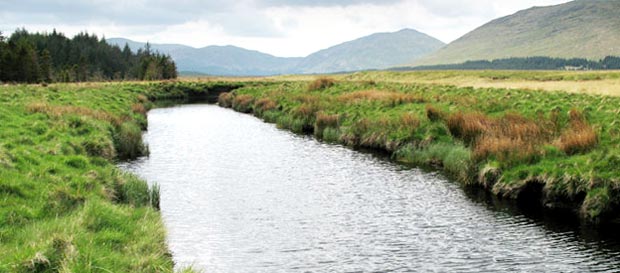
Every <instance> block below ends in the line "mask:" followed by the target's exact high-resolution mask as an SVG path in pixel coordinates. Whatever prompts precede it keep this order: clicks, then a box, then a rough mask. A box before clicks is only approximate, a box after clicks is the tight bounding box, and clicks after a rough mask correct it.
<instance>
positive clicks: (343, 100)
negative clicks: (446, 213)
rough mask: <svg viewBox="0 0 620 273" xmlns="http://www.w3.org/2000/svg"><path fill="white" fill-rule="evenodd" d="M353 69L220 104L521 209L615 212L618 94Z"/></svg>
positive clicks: (240, 94) (597, 215) (596, 218)
mask: <svg viewBox="0 0 620 273" xmlns="http://www.w3.org/2000/svg"><path fill="white" fill-rule="evenodd" d="M370 73H374V72H370ZM387 73H391V72H387ZM446 73H452V72H446ZM476 73H480V72H476ZM497 73H507V72H497ZM523 73H524V74H521V75H516V76H512V77H517V76H520V77H528V75H529V74H526V73H530V72H523ZM355 75H356V74H352V75H338V76H337V79H338V80H333V79H328V78H323V79H319V80H316V81H313V82H308V81H288V82H280V83H269V84H265V85H262V86H246V87H245V88H242V89H238V90H236V91H234V92H233V93H232V94H223V95H221V96H220V99H219V101H220V105H222V106H225V107H232V108H234V109H235V110H237V111H240V112H246V113H254V115H256V116H258V117H261V118H262V119H264V120H265V121H267V122H273V123H277V125H278V126H279V127H281V128H285V129H290V130H292V131H295V132H298V133H311V134H314V135H315V136H316V137H317V138H319V139H322V140H324V141H327V142H334V143H341V144H345V145H348V146H352V147H364V148H372V149H378V150H384V151H388V152H390V153H391V154H392V155H393V157H394V158H395V159H397V160H399V161H401V162H404V163H411V164H415V165H425V166H433V167H436V168H440V169H443V170H444V171H445V172H446V173H447V174H449V175H450V176H452V177H454V178H455V179H457V180H459V181H461V182H462V183H464V184H467V185H477V186H480V187H483V188H486V189H488V190H489V191H491V192H493V193H495V194H497V195H498V196H501V197H504V198H509V199H515V200H518V201H519V202H521V203H523V204H526V205H542V206H544V207H547V208H551V209H568V210H573V211H575V212H576V213H578V214H579V215H580V216H581V217H582V218H583V219H585V220H587V221H589V222H604V221H606V220H610V219H614V218H616V217H617V216H618V212H619V211H620V210H619V209H620V169H618V168H617V166H620V139H619V135H620V118H619V116H618V114H620V112H619V110H618V108H617V106H618V105H620V99H619V98H615V97H604V96H592V95H584V94H571V93H565V92H534V91H523V90H507V89H492V88H479V89H474V88H462V87H455V86H445V85H437V84H416V83H395V82H394V81H393V80H389V81H374V80H366V81H349V80H347V79H349V78H353V79H355V80H357V78H356V77H357V76H355ZM579 75H580V74H579ZM605 75H606V74H605ZM612 75H613V74H612ZM559 80H560V81H562V80H561V79H559Z"/></svg>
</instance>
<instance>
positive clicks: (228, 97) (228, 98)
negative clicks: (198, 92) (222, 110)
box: [217, 92, 233, 108]
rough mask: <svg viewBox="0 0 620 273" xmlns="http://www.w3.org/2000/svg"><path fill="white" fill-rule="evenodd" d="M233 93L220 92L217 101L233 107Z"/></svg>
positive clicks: (222, 104) (221, 104) (223, 105)
mask: <svg viewBox="0 0 620 273" xmlns="http://www.w3.org/2000/svg"><path fill="white" fill-rule="evenodd" d="M232 100H233V95H232V94H231V93H228V92H226V93H220V95H219V96H218V97H217V102H218V103H219V105H220V106H222V107H226V108H230V107H232Z"/></svg>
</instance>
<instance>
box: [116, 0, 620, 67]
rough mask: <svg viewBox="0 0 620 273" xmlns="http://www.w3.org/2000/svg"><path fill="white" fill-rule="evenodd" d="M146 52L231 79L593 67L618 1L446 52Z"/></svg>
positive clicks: (393, 37) (484, 34)
mask: <svg viewBox="0 0 620 273" xmlns="http://www.w3.org/2000/svg"><path fill="white" fill-rule="evenodd" d="M108 42H109V43H111V44H117V45H119V46H121V47H122V46H124V45H125V44H126V43H127V44H128V45H129V46H130V47H131V48H132V50H137V49H138V48H140V47H143V46H144V45H145V44H144V43H138V42H134V41H130V40H126V39H120V38H117V39H108ZM151 47H152V48H153V49H155V50H157V51H159V52H161V53H166V54H170V55H171V56H172V58H173V59H174V60H175V61H176V63H177V66H178V69H179V71H181V72H182V73H186V74H187V73H188V72H192V73H198V74H200V73H204V74H211V75H234V76H245V75H257V76H260V75H276V74H308V73H317V74H319V73H334V72H347V71H358V70H369V69H386V68H392V67H397V66H407V67H410V66H421V65H440V64H459V63H463V62H466V61H478V60H497V59H506V58H513V57H534V56H542V57H555V58H584V59H589V60H599V59H602V58H604V57H606V56H620V0H575V1H572V2H567V3H564V4H559V5H553V6H546V7H532V8H529V9H525V10H522V11H519V12H517V13H515V14H512V15H508V16H505V17H501V18H498V19H495V20H492V21H490V22H488V23H486V24H484V25H482V26H480V27H478V28H476V29H474V30H473V31H471V32H469V33H467V34H465V35H464V36H462V37H461V38H459V39H457V40H455V41H453V42H451V43H450V44H448V45H445V44H444V43H443V42H441V41H439V40H437V39H435V38H433V37H431V36H429V35H427V34H424V33H421V32H418V31H416V30H413V29H403V30H400V31H397V32H391V33H375V34H372V35H369V36H366V37H362V38H359V39H356V40H353V41H349V42H345V43H342V44H339V45H336V46H333V47H330V48H327V49H324V50H320V51H318V52H316V53H313V54H310V55H308V56H306V57H297V58H283V57H276V56H273V55H269V54H265V53H261V52H258V51H253V50H247V49H243V48H239V47H235V46H208V47H203V48H193V47H188V46H184V45H175V44H151Z"/></svg>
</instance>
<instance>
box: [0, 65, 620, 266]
mask: <svg viewBox="0 0 620 273" xmlns="http://www.w3.org/2000/svg"><path fill="white" fill-rule="evenodd" d="M365 73H367V74H365V75H366V76H368V77H370V78H371V79H366V78H364V79H358V78H356V77H358V76H359V75H360V74H346V75H333V76H324V77H309V76H307V77H304V78H294V79H292V78H291V79H288V80H287V79H285V78H283V77H273V78H248V79H239V78H226V79H224V78H218V79H191V80H188V79H186V80H183V79H182V80H179V81H164V82H152V83H141V82H128V83H80V84H50V85H45V86H42V85H5V86H2V87H1V88H0V90H1V92H2V96H0V98H1V101H0V104H2V107H1V109H0V111H2V112H1V115H0V119H2V122H1V123H0V126H2V130H0V132H1V133H0V141H1V145H0V162H1V164H0V177H2V179H1V180H0V181H1V183H2V184H1V191H0V194H2V199H0V202H2V206H0V208H1V213H2V217H1V218H0V219H2V221H3V222H2V224H1V225H0V240H1V242H2V244H0V250H1V251H0V252H2V253H9V254H8V255H2V257H1V258H0V259H2V260H1V261H0V265H1V267H0V270H1V271H7V272H13V271H23V272H31V271H37V270H38V271H41V272H45V271H46V270H53V269H54V270H55V269H63V270H70V271H98V270H102V271H112V272H117V271H126V270H129V271H136V272H139V271H143V272H153V271H155V272H170V271H172V270H173V267H174V263H175V262H176V263H177V266H176V269H177V270H182V269H183V268H186V267H187V268H191V267H192V266H194V267H195V268H196V269H213V270H215V271H222V270H224V271H226V270H225V268H228V269H230V270H232V269H231V268H230V267H229V266H231V265H232V264H235V265H236V266H238V267H235V268H236V270H240V271H247V272H251V271H256V270H257V268H270V267H269V265H271V266H273V267H271V268H272V269H274V270H275V269H276V268H289V269H291V270H295V269H296V268H297V270H299V269H300V268H310V269H314V270H329V269H330V268H331V269H334V270H337V271H339V270H348V269H350V270H356V269H362V268H365V269H368V268H377V269H379V268H386V267H385V265H386V262H388V261H393V258H394V257H397V256H393V255H402V257H409V258H405V259H403V260H400V262H399V263H398V264H399V265H400V266H401V267H400V268H412V266H414V267H415V266H416V265H425V264H426V265H428V269H431V268H438V267H437V263H435V264H434V265H435V267H433V266H432V265H433V263H431V262H430V261H431V260H433V259H434V258H432V257H435V256H434V255H435V254H437V255H439V253H445V251H448V250H450V249H452V250H454V251H457V253H459V251H461V250H462V251H465V249H469V250H471V249H472V248H474V249H478V250H477V251H473V252H472V251H470V252H469V253H470V254H471V255H474V256H475V259H474V260H476V261H478V262H479V263H480V264H479V266H482V265H486V266H491V267H484V268H487V269H489V270H493V269H497V270H501V269H502V268H503V269H507V268H520V269H523V270H528V269H532V270H533V269H535V268H540V266H543V264H546V265H547V266H552V267H550V268H553V269H557V270H559V271H584V270H585V271H589V270H608V269H611V268H616V267H617V265H618V260H617V258H614V257H617V254H618V253H619V252H618V251H619V250H618V238H617V237H615V235H613V234H614V233H613V232H608V230H610V229H612V230H613V227H616V224H615V223H616V222H617V217H618V208H619V200H618V196H619V195H618V190H619V189H620V187H619V185H620V184H619V183H620V182H619V181H618V177H620V176H619V174H618V169H617V168H616V166H618V164H619V163H620V150H619V148H620V143H619V142H620V140H619V139H618V134H620V127H619V126H620V124H618V121H617V119H618V109H617V105H618V103H619V101H618V100H619V98H617V97H615V96H605V95H592V94H579V93H572V92H565V91H546V90H525V89H511V88H489V87H482V88H480V87H476V88H474V87H465V86H464V85H460V84H459V85H445V84H441V83H428V82H423V81H420V82H418V81H416V80H409V81H406V82H403V81H400V82H396V81H394V80H382V79H381V77H385V75H383V74H382V73H383V72H374V73H377V74H376V75H373V72H365ZM390 73H394V74H391V75H390V77H394V78H398V77H399V76H402V75H400V74H398V73H410V72H390ZM419 73H424V75H427V76H426V77H428V75H430V74H429V72H419ZM434 73H436V74H435V77H437V78H441V77H442V76H441V75H446V74H450V73H451V72H449V71H448V72H434ZM477 73H479V74H478V75H479V76H476V77H482V75H485V74H483V73H488V72H477ZM493 73H499V74H507V73H510V74H511V75H514V76H511V77H513V80H515V78H519V77H521V78H527V77H530V76H529V75H531V74H530V73H531V72H493ZM562 73H563V74H562V75H567V76H573V77H577V78H575V79H573V78H566V79H565V78H562V79H555V82H558V83H560V85H559V86H561V85H562V84H568V83H571V82H574V83H581V82H583V81H585V80H583V79H579V78H578V77H580V75H581V74H580V73H581V72H562ZM573 73H574V74H573ZM590 73H597V72H590ZM600 73H601V76H600V79H591V80H588V82H589V83H591V84H592V85H593V86H596V84H598V83H600V82H601V81H608V80H612V81H613V80H615V78H613V77H612V76H608V75H613V74H612V73H610V72H600ZM470 74H474V73H473V72H471V73H470ZM542 75H545V73H542ZM407 76H408V77H411V74H407ZM414 76H415V74H414ZM497 80H499V79H497ZM527 80H528V79H524V80H523V81H527ZM529 80H531V79H529ZM585 93H588V92H585ZM218 95H219V97H218ZM215 101H218V104H219V106H220V108H218V107H216V106H213V105H190V106H184V107H173V108H161V107H166V106H170V105H178V104H185V103H189V102H192V103H195V102H203V103H204V102H215ZM223 107H230V108H232V109H233V110H235V111H237V112H241V113H244V114H235V113H234V112H232V111H231V110H227V109H223ZM158 108H161V109H158ZM151 109H156V110H151ZM149 110H150V112H149ZM149 113H151V114H149ZM245 113H249V114H252V115H254V116H256V117H258V118H260V119H262V120H263V121H265V122H266V123H263V122H262V121H260V120H259V119H256V118H253V117H251V116H249V115H246V114H245ZM151 115H152V117H151ZM269 123H273V125H270V124H269ZM151 126H152V127H151ZM147 129H148V130H147ZM151 129H152V130H151ZM144 130H146V138H145V140H143V138H142V132H143V131H144ZM289 132H290V133H289ZM145 142H147V143H148V145H146V144H145ZM134 159H138V160H137V161H129V163H122V164H120V165H121V167H122V169H124V170H128V171H129V172H128V171H122V170H120V169H119V167H118V166H117V165H118V164H119V162H125V161H126V160H134ZM183 160H186V162H184V161H183ZM131 173H133V174H131ZM205 177H207V178H209V179H206V180H205ZM180 185H182V186H180ZM207 197H208V198H207ZM364 200H366V201H364ZM244 202H245V203H244ZM248 202H249V203H248ZM360 202H361V203H360ZM243 204H245V205H243ZM251 204H254V205H251ZM356 204H357V205H356ZM308 208H309V210H307V209H308ZM160 209H161V211H160ZM313 211H314V212H316V213H312V212H313ZM457 212H458V213H457ZM160 215H163V218H161V217H160ZM558 215H559V217H558ZM317 217H318V218H317ZM343 217H344V218H343ZM319 219H323V220H319ZM311 223H314V224H311ZM421 223H426V224H424V225H421ZM481 226H484V227H486V228H488V232H483V233H479V232H478V231H480V230H486V229H482V227H481ZM242 227H255V228H256V229H252V230H248V229H244V228H242ZM274 227H286V229H273V228H274ZM493 231H496V232H497V233H493ZM167 232H168V234H169V237H168V238H167V237H166V233H167ZM269 232H272V233H271V234H269ZM339 232H343V233H339ZM459 233H460V235H462V236H464V237H463V238H466V237H467V238H470V237H468V236H477V237H474V238H475V239H472V240H469V239H468V240H463V241H460V243H458V244H456V245H455V241H453V240H447V241H441V240H439V241H438V239H437V237H433V236H440V237H442V236H443V237H444V238H456V237H453V236H456V234H459ZM183 234H185V236H187V235H190V237H183ZM193 234H203V235H204V236H199V237H201V238H196V237H195V236H192V235H193ZM300 234H305V236H306V235H307V236H306V237H304V238H306V239H304V240H292V238H297V237H296V236H299V235H300ZM339 234H340V235H339ZM345 234H346V235H347V236H344V235H345ZM386 234H393V235H394V236H391V235H390V236H387V235H386ZM499 234H503V235H501V237H500V236H499ZM524 234H529V235H528V236H526V235H524ZM341 235H342V236H344V237H341ZM274 236H275V237H274ZM325 236H335V237H332V238H341V239H342V241H339V240H327V241H320V240H319V241H317V240H316V239H317V238H323V237H325ZM429 236H430V237H429ZM457 237H458V236H457ZM458 238H460V237H458ZM252 239H256V240H255V241H252ZM291 240H292V241H291ZM394 240H398V242H396V241H394ZM495 240H497V242H501V244H500V245H497V248H494V247H483V246H482V245H481V242H486V245H487V246H492V245H494V244H490V243H489V242H490V241H495ZM522 240H525V241H527V242H528V243H529V242H531V241H532V240H536V241H537V242H539V243H540V244H537V245H536V246H531V248H530V249H529V250H528V249H523V251H524V252H522V253H521V254H523V255H521V254H515V255H516V256H514V255H513V256H510V255H508V254H507V255H508V256H505V258H506V259H507V260H506V261H505V262H496V263H485V262H484V261H485V260H487V259H493V258H494V257H495V258H497V257H504V256H502V255H500V256H498V255H499V254H497V251H499V252H501V251H504V250H507V249H514V248H512V247H505V245H506V244H509V243H508V242H512V243H511V244H513V246H514V247H517V246H519V245H525V244H526V243H525V242H524V241H522ZM357 241H361V242H365V243H366V245H362V246H359V248H357V251H356V253H357V254H354V253H349V252H347V251H344V250H343V251H338V249H339V248H338V247H344V248H345V249H351V248H350V247H353V245H349V244H350V243H353V242H357ZM269 242H273V244H269ZM431 242H433V243H431ZM437 242H440V244H439V245H437V244H435V243H437ZM444 243H445V245H443V244H444ZM379 245H383V246H385V248H384V249H383V250H380V251H378V252H373V251H372V249H376V248H377V247H378V246H379ZM404 245H409V246H411V247H403V246H404ZM424 245H428V247H429V248H427V247H424ZM433 245H436V246H437V248H430V247H431V246H433ZM442 245H443V247H442ZM450 246H451V247H450ZM392 248H393V249H392ZM390 249H392V250H390ZM422 249H426V253H427V255H417V256H416V255H414V253H420V251H421V250H422ZM459 249H460V250H459ZM543 249H545V250H546V251H547V250H548V253H553V254H550V255H549V256H548V257H547V258H545V259H540V258H537V257H532V256H529V255H528V254H527V253H528V251H530V252H531V251H533V252H537V250H538V251H542V250H543ZM567 249H572V250H567ZM206 252H210V253H211V255H209V257H211V258H210V259H207V260H202V259H201V257H205V256H203V254H202V253H206ZM218 253H220V254H221V255H220V254H218ZM226 253H228V254H226ZM330 253H331V254H330ZM347 253H349V254H350V255H347ZM433 253H435V254H433ZM334 255H335V256H334ZM343 255H344V256H343ZM331 256H333V257H335V258H336V260H329V259H327V260H325V259H324V258H326V257H331ZM102 257H107V258H102ZM333 257H332V258H333ZM364 257H366V258H364ZM370 257H373V258H370ZM398 257H400V256H398ZM411 257H419V259H417V260H416V259H411ZM515 257H520V258H515ZM584 257H585V258H584ZM453 258H455V259H450V258H449V257H447V258H446V260H442V262H441V263H439V264H442V267H441V268H444V269H446V270H463V271H467V270H475V269H476V268H480V267H472V263H470V262H471V260H461V258H462V256H461V255H456V256H454V257H453ZM586 260H587V261H594V262H593V263H595V264H589V263H587V262H586ZM242 261H244V263H241V262H242ZM291 261H306V263H291ZM330 261H331V262H330ZM343 261H349V262H343ZM322 262H326V263H322ZM560 264H569V266H566V267H561V266H559V265H560ZM382 265H383V266H382ZM556 266H557V267H556ZM104 269H105V270H104Z"/></svg>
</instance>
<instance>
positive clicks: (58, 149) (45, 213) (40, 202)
mask: <svg viewBox="0 0 620 273" xmlns="http://www.w3.org/2000/svg"><path fill="white" fill-rule="evenodd" d="M226 86H229V85H226ZM222 87H223V85H218V84H216V83H182V82H157V83H83V84H52V85H49V86H39V85H6V86H2V87H0V253H2V255H0V272H172V271H173V262H172V258H171V254H170V253H169V251H168V249H167V247H166V243H165V234H166V231H165V228H164V225H163V223H162V220H161V216H160V213H159V211H158V210H159V189H158V187H157V186H149V185H148V184H147V183H146V182H145V181H143V180H140V179H138V178H137V177H135V176H133V175H130V174H127V173H125V172H121V171H119V170H118V168H117V167H116V164H115V162H116V161H117V160H125V159H133V158H136V157H138V156H142V155H145V154H147V153H148V149H147V148H146V146H145V145H144V144H143V142H142V130H144V129H146V125H147V124H146V112H147V111H148V109H150V108H152V107H154V106H155V104H154V103H153V101H156V100H170V99H172V100H175V101H176V102H184V101H192V100H201V101H203V100H209V99H211V100H214V99H215V98H217V94H218V93H217V92H220V91H222V90H220V89H218V88H222ZM214 90H215V91H214ZM209 91H212V92H209ZM224 91H227V90H224ZM214 92H215V93H214ZM213 94H215V95H213ZM210 96H211V97H210Z"/></svg>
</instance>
